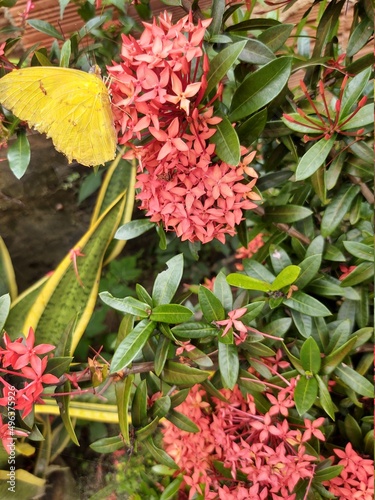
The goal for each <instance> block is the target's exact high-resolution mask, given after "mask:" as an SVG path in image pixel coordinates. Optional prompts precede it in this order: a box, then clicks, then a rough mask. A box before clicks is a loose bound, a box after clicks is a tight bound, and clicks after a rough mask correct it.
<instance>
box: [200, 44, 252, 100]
mask: <svg viewBox="0 0 375 500" xmlns="http://www.w3.org/2000/svg"><path fill="white" fill-rule="evenodd" d="M245 45H246V40H244V41H242V42H237V43H232V44H230V45H229V46H228V47H226V48H225V49H223V50H222V51H221V52H219V54H217V55H216V56H215V57H214V58H213V59H212V60H211V62H210V70H209V73H208V76H207V89H206V95H208V94H209V93H210V92H211V90H213V89H214V88H215V87H216V85H218V84H219V83H220V82H221V80H222V79H223V78H224V77H225V75H226V74H227V72H228V71H229V70H230V69H231V68H232V67H233V64H234V63H235V61H236V59H237V58H238V56H239V55H240V54H241V52H242V50H243V48H244V47H245Z"/></svg>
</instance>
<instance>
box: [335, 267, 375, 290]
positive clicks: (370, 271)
mask: <svg viewBox="0 0 375 500" xmlns="http://www.w3.org/2000/svg"><path fill="white" fill-rule="evenodd" d="M373 275H374V263H373V262H362V263H361V264H359V265H358V266H357V267H356V268H355V269H353V271H352V272H351V273H349V274H348V276H347V277H346V278H345V279H343V280H342V281H341V286H342V287H346V286H354V285H359V284H361V283H363V282H364V281H366V280H368V279H370V278H372V276H373Z"/></svg>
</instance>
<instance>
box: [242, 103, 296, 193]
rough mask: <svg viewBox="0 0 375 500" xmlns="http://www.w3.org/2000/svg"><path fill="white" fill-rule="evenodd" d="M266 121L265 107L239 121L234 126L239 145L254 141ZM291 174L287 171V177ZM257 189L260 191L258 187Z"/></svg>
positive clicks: (249, 143) (246, 145) (248, 144)
mask: <svg viewBox="0 0 375 500" xmlns="http://www.w3.org/2000/svg"><path fill="white" fill-rule="evenodd" d="M266 123H267V109H261V110H260V111H258V112H257V113H255V114H254V115H252V116H250V118H248V119H247V120H246V121H244V122H243V123H241V125H240V126H239V127H237V128H236V131H237V134H238V138H239V140H240V143H241V145H242V146H245V147H249V146H250V145H251V144H252V143H253V142H254V141H256V140H257V139H258V137H260V135H261V133H262V132H263V130H264V127H265V126H266ZM284 174H285V171H284ZM291 174H292V173H291V172H288V177H290V176H291ZM276 175H277V173H276ZM259 181H260V179H259V180H258V183H257V186H258V185H259ZM259 189H260V190H261V191H262V189H261V188H260V187H259Z"/></svg>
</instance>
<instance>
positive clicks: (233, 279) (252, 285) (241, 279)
mask: <svg viewBox="0 0 375 500" xmlns="http://www.w3.org/2000/svg"><path fill="white" fill-rule="evenodd" d="M227 282H228V283H229V284H230V285H232V286H236V287H237V288H245V289H246V290H259V291H261V292H269V291H270V290H271V285H270V283H266V282H265V281H261V280H258V279H257V278H252V277H251V276H246V275H245V274H239V273H231V274H228V276H227Z"/></svg>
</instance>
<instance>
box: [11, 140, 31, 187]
mask: <svg viewBox="0 0 375 500" xmlns="http://www.w3.org/2000/svg"><path fill="white" fill-rule="evenodd" d="M7 159H8V162H9V168H10V169H11V171H12V172H13V174H14V175H15V176H16V177H17V179H21V177H22V176H23V174H24V173H25V172H26V170H27V167H28V166H29V163H30V144H29V140H28V138H27V136H26V132H25V131H24V130H22V131H19V132H18V133H17V139H16V140H15V141H14V142H12V143H11V144H10V146H9V147H8V150H7Z"/></svg>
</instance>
